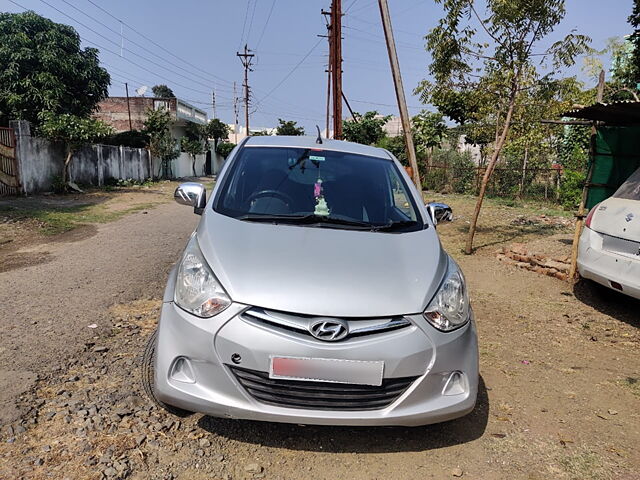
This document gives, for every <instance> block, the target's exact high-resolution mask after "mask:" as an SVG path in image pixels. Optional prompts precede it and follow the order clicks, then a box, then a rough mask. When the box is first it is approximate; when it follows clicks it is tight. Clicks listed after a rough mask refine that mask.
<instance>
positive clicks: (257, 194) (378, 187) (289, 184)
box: [214, 147, 423, 231]
mask: <svg viewBox="0 0 640 480" xmlns="http://www.w3.org/2000/svg"><path fill="white" fill-rule="evenodd" d="M230 168H231V170H230V172H229V173H228V174H227V175H226V176H225V180H224V184H223V185H222V186H221V189H220V192H219V195H218V198H217V199H216V202H215V204H214V209H215V210H216V211H217V212H219V213H221V214H223V215H227V216H231V217H235V218H239V219H242V220H248V221H273V222H278V223H280V222H282V223H294V224H304V225H309V226H331V227H333V228H358V229H368V230H380V231H382V230H389V231H392V230H393V231H413V230H417V229H420V228H422V226H423V224H422V221H421V220H420V216H419V215H418V214H417V209H416V206H415V204H414V201H413V198H412V197H411V195H410V194H409V192H408V189H407V185H406V184H405V182H404V180H403V179H402V177H401V176H400V174H399V172H398V169H397V168H396V165H395V163H394V162H393V161H391V160H387V159H382V158H376V157H369V156H364V155H356V154H352V153H345V152H336V151H329V150H322V149H305V148H286V147H245V148H243V149H242V150H241V151H240V152H239V156H238V157H236V158H235V159H234V163H233V165H231V167H230Z"/></svg>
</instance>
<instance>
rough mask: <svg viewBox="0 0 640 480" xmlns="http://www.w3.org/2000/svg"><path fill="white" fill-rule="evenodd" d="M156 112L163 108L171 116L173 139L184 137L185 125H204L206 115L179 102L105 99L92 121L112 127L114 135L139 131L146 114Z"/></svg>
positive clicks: (99, 105)
mask: <svg viewBox="0 0 640 480" xmlns="http://www.w3.org/2000/svg"><path fill="white" fill-rule="evenodd" d="M159 108H166V109H167V110H168V111H169V112H170V113H171V116H172V117H173V119H174V122H175V123H174V125H173V127H172V129H171V131H172V135H173V137H174V138H176V139H177V138H180V137H182V136H183V135H184V127H185V126H186V124H187V122H195V123H199V124H205V123H207V113H206V112H205V111H204V110H200V109H199V108H196V107H194V106H193V105H190V104H189V103H187V102H185V101H184V100H180V99H179V98H154V97H129V99H128V102H127V97H108V98H106V99H104V100H103V101H101V102H100V103H99V104H98V111H97V112H96V113H95V114H94V117H95V118H98V119H99V120H102V121H103V122H105V123H107V124H108V125H111V126H112V127H113V128H114V130H115V131H116V132H125V131H128V130H130V129H134V130H141V129H142V128H144V121H145V119H146V118H147V111H148V110H149V109H154V110H158V109H159ZM129 111H131V125H129Z"/></svg>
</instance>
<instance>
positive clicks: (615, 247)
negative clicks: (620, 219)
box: [602, 235, 640, 258]
mask: <svg viewBox="0 0 640 480" xmlns="http://www.w3.org/2000/svg"><path fill="white" fill-rule="evenodd" d="M602 249H603V250H608V251H609V252H615V253H621V254H624V255H633V256H635V257H636V258H638V257H640V242H634V241H633V240H626V239H624V238H618V237H612V236H610V235H604V238H603V240H602Z"/></svg>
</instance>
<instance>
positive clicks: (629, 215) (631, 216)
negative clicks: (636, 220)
mask: <svg viewBox="0 0 640 480" xmlns="http://www.w3.org/2000/svg"><path fill="white" fill-rule="evenodd" d="M624 219H625V220H626V221H627V222H630V221H631V220H633V213H629V214H627V216H626V217H625V218H624Z"/></svg>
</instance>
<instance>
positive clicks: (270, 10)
mask: <svg viewBox="0 0 640 480" xmlns="http://www.w3.org/2000/svg"><path fill="white" fill-rule="evenodd" d="M275 6H276V0H273V1H272V2H271V8H270V9H269V15H267V20H266V21H265V22H264V26H263V27H262V32H261V33H260V38H258V43H256V47H255V48H254V50H256V51H257V50H258V48H259V47H260V43H262V37H264V32H265V31H266V30H267V25H269V20H270V19H271V14H272V13H273V7H275Z"/></svg>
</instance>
